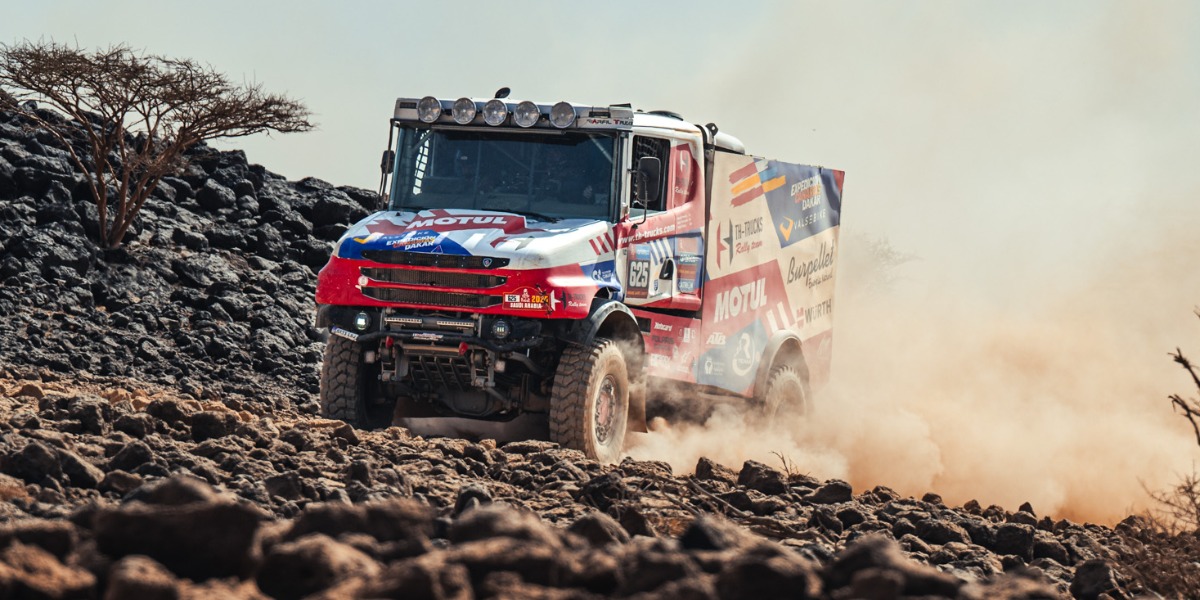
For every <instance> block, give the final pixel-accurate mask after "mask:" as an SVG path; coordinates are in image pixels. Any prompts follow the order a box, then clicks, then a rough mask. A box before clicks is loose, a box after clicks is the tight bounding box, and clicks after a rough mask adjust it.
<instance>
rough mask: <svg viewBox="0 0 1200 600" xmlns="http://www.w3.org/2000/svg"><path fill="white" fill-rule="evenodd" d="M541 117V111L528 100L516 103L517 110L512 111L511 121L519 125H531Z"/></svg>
mask: <svg viewBox="0 0 1200 600" xmlns="http://www.w3.org/2000/svg"><path fill="white" fill-rule="evenodd" d="M541 117H542V111H540V110H538V106H537V105H536V104H534V103H532V102H530V101H528V100H526V101H524V102H522V103H520V104H518V105H517V110H515V111H513V122H515V123H516V124H517V125H520V126H521V127H533V126H534V125H536V124H537V122H538V119H540V118H541Z"/></svg>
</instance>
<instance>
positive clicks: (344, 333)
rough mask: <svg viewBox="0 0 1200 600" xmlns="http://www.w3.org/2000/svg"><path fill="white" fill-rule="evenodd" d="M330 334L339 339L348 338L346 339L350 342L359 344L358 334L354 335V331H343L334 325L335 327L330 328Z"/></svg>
mask: <svg viewBox="0 0 1200 600" xmlns="http://www.w3.org/2000/svg"><path fill="white" fill-rule="evenodd" d="M329 333H332V334H333V335H336V336H338V337H343V338H346V339H348V340H350V341H352V342H357V341H358V334H357V333H354V332H353V331H349V330H346V329H342V328H341V327H338V326H337V325H334V326H333V327H330V328H329Z"/></svg>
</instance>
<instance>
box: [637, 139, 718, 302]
mask: <svg viewBox="0 0 1200 600" xmlns="http://www.w3.org/2000/svg"><path fill="white" fill-rule="evenodd" d="M698 147H699V144H698V141H697V142H693V141H689V140H686V139H672V138H667V137H655V136H650V135H635V136H634V138H633V161H632V163H631V164H633V165H636V164H637V162H638V160H639V159H640V158H641V157H643V156H653V157H656V158H658V159H659V160H660V162H661V164H662V165H663V170H662V174H663V176H662V177H661V178H660V181H659V186H660V187H659V194H658V198H657V199H656V201H655V202H654V203H653V204H652V205H651V206H647V207H646V218H645V221H642V222H640V223H639V222H638V221H640V220H641V209H640V208H635V209H633V210H631V211H630V217H631V223H632V225H631V226H630V227H629V228H628V229H627V231H628V234H627V235H628V240H629V243H628V260H627V261H626V265H625V266H626V272H625V275H626V278H625V284H626V285H625V303H626V304H630V305H633V306H643V307H647V308H665V309H679V310H697V309H699V308H700V300H701V297H700V294H701V288H702V286H701V285H700V281H701V277H703V269H702V265H703V264H704V256H703V252H704V239H703V232H704V229H703V224H704V203H703V201H702V198H700V196H701V193H700V190H701V189H702V185H701V176H700V168H699V163H698V162H697V160H696V157H697V156H698V155H699V151H698Z"/></svg>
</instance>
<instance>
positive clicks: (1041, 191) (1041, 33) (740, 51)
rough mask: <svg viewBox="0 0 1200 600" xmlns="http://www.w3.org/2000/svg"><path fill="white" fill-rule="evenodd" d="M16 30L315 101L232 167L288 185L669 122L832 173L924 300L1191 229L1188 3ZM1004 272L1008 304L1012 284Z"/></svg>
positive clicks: (879, 5) (1052, 278)
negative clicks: (496, 99) (534, 135)
mask: <svg viewBox="0 0 1200 600" xmlns="http://www.w3.org/2000/svg"><path fill="white" fill-rule="evenodd" d="M645 6H651V8H646V7H645ZM455 10H459V11H461V14H456V13H455ZM5 12H6V14H5V18H4V19H3V20H2V21H0V41H5V42H13V41H17V40H20V39H24V38H29V39H37V38H51V39H54V40H57V41H61V42H72V43H74V42H77V43H78V44H80V45H82V46H86V47H96V46H104V45H108V44H113V43H127V44H130V45H132V46H134V47H136V48H142V49H145V50H147V51H150V52H155V53H160V54H165V55H172V56H181V57H191V58H194V59H198V60H201V61H206V62H208V63H210V64H212V65H213V66H214V67H216V68H217V69H219V70H221V71H223V72H226V73H228V74H229V75H231V76H232V77H234V78H245V79H247V80H254V81H258V82H261V83H262V84H263V85H264V86H265V87H266V88H267V89H269V90H272V91H282V92H287V93H289V94H291V95H293V96H295V97H298V98H300V99H302V100H304V101H305V102H307V103H308V105H309V106H310V107H311V108H312V110H313V111H314V113H315V117H316V120H317V122H318V123H319V127H320V128H319V130H317V131H315V132H313V133H309V134H301V135H290V136H275V137H274V138H268V137H266V136H256V137H253V138H248V139H241V140H234V141H233V142H231V143H229V144H223V147H242V148H245V149H246V151H247V153H248V155H249V157H250V160H251V161H253V162H258V163H261V164H264V165H266V166H267V167H268V168H269V169H271V170H273V171H276V172H280V173H282V174H284V175H286V176H288V177H289V178H293V179H298V178H300V177H304V176H308V175H313V176H317V177H320V178H323V179H327V180H329V181H332V182H334V183H337V184H349V185H356V186H361V187H368V188H374V187H375V186H376V185H377V181H378V164H379V161H378V156H379V152H380V151H381V150H382V149H383V146H384V145H385V143H386V139H387V119H388V117H389V115H390V111H391V107H392V102H393V100H394V98H395V97H397V96H401V95H404V96H423V95H426V94H432V95H438V96H444V97H458V96H463V95H469V96H488V95H490V94H491V93H492V92H493V91H494V90H495V89H496V88H498V87H500V86H509V87H511V88H512V89H513V97H514V98H531V99H537V100H544V101H556V100H559V99H570V100H574V101H578V102H587V103H597V104H600V103H609V102H632V103H633V104H634V106H635V107H639V108H644V109H658V108H667V109H671V110H675V111H677V112H680V113H682V114H683V115H684V116H685V117H686V118H688V119H690V120H693V121H695V122H700V123H705V122H709V121H712V122H716V123H717V124H718V125H720V126H721V127H722V129H723V130H725V131H727V132H729V133H732V134H734V135H736V136H738V137H740V138H741V139H742V140H743V141H744V142H745V143H746V147H747V148H748V149H749V150H750V151H751V152H753V153H755V154H760V155H765V156H769V157H772V158H779V159H784V160H790V161H795V162H806V163H810V164H821V165H825V166H830V167H835V168H839V169H843V170H845V171H846V172H847V176H846V189H845V214H844V215H843V223H844V225H845V228H846V229H847V230H852V229H853V230H859V231H865V232H867V233H870V234H873V235H878V236H884V237H886V238H888V239H890V240H891V241H892V243H893V244H894V245H896V246H897V247H899V248H900V249H902V250H906V251H909V252H912V253H914V254H917V255H918V256H920V257H921V258H922V260H921V262H920V264H918V265H915V266H914V267H913V268H914V269H915V272H919V273H922V274H923V275H922V277H923V278H924V279H923V280H924V281H928V282H930V285H940V284H942V282H944V281H950V282H957V283H964V284H968V286H974V287H975V289H988V290H992V289H998V290H999V291H998V292H997V293H998V294H999V297H1002V298H1005V297H1008V296H1013V297H1016V296H1020V295H1021V294H1024V293H1025V292H1023V291H1020V288H1022V287H1023V286H1025V285H1031V286H1032V289H1034V290H1038V289H1041V286H1051V287H1053V286H1055V285H1060V284H1061V282H1062V281H1063V279H1064V278H1067V279H1070V278H1072V277H1076V276H1081V275H1080V274H1081V273H1084V272H1088V273H1090V272H1091V271H1092V270H1094V269H1095V268H1096V263H1097V262H1098V261H1099V262H1103V261H1104V260H1107V257H1108V256H1109V254H1110V253H1113V252H1117V253H1118V254H1121V255H1127V254H1128V253H1130V252H1133V251H1135V250H1144V249H1146V248H1148V247H1149V246H1150V245H1152V244H1153V242H1154V240H1155V239H1156V238H1157V237H1159V236H1160V235H1162V234H1163V231H1164V228H1167V229H1169V228H1171V227H1174V228H1177V229H1179V228H1194V227H1195V226H1197V225H1200V209H1198V208H1197V205H1196V202H1195V197H1196V194H1197V192H1198V191H1200V185H1198V184H1200V169H1197V168H1196V167H1195V166H1193V164H1192V162H1193V161H1194V160H1196V158H1197V157H1200V8H1198V5H1196V4H1194V3H1188V2H1155V1H1146V2H1103V1H1096V0H1089V1H1085V2H1052V3H1048V2H1042V1H1036V2H1011V1H1005V2H973V3H965V2H950V1H938V2H888V3H884V2H821V3H817V2H754V1H744V2H698V1H695V0H689V1H685V2H656V3H650V2H628V1H609V2H604V3H585V2H562V1H558V2H552V1H536V0H526V1H524V2H518V3H488V2H472V1H459V2H453V3H441V2H397V1H393V2H353V1H351V2H339V3H336V8H335V5H334V4H333V3H325V2H306V1H296V0H293V1H289V2H264V1H254V2H246V1H238V2H228V1H208V2H203V3H197V2H171V1H164V0H155V1H148V2H135V1H126V2H82V1H56V2H43V1H29V2H19V1H18V2H14V3H10V4H9V5H8V6H7V7H6V10H5ZM1014 273H1016V274H1018V275H1019V279H1020V280H1021V284H1020V285H1016V286H1013V285H1008V284H1007V283H1005V281H1006V280H1009V279H1012V278H1013V275H1014ZM984 284H988V285H984ZM1013 290H1016V291H1013ZM989 293H990V292H989ZM1010 299H1011V298H1010Z"/></svg>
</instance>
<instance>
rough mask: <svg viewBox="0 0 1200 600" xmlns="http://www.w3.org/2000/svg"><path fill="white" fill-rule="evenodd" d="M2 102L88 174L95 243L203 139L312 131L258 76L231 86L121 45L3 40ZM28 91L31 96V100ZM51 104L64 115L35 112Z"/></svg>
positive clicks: (121, 226)
mask: <svg viewBox="0 0 1200 600" xmlns="http://www.w3.org/2000/svg"><path fill="white" fill-rule="evenodd" d="M0 86H4V87H7V88H9V89H8V90H6V91H8V92H9V93H10V94H11V97H10V96H8V95H6V94H0V103H2V104H4V106H3V108H5V109H7V110H12V111H18V112H20V113H21V114H23V115H24V116H25V117H27V118H29V119H30V120H32V121H33V122H34V123H36V124H37V125H39V126H40V127H43V128H45V130H46V131H48V132H50V134H51V135H53V136H54V137H55V138H56V139H57V140H58V141H59V142H60V143H61V144H62V145H63V148H64V149H65V150H66V151H67V152H68V153H70V155H71V159H72V160H73V161H74V162H75V165H76V166H77V167H78V168H79V169H80V170H81V171H83V173H84V174H85V175H86V177H87V183H88V185H89V186H90V189H91V193H92V197H93V198H94V199H95V201H96V206H97V208H98V209H99V216H100V223H99V225H100V240H99V241H100V243H101V244H102V245H103V246H105V247H109V248H115V247H117V246H119V245H120V244H121V240H122V239H123V238H124V237H125V233H126V231H128V230H129V226H130V225H132V224H133V220H134V218H136V217H137V215H138V212H139V211H140V210H141V208H142V205H143V204H145V202H146V198H148V197H149V196H150V194H151V193H152V192H153V191H154V189H155V188H156V187H157V186H158V184H159V182H160V181H161V180H162V178H163V177H165V176H167V175H171V174H174V173H177V172H179V171H180V170H182V169H183V168H184V167H185V166H186V164H187V163H186V158H185V156H184V152H186V151H187V149H188V148H191V147H192V146H195V145H196V144H198V143H200V142H202V141H204V140H211V139H216V138H229V137H239V136H245V135H251V134H254V133H259V132H263V131H278V132H281V133H291V132H298V131H309V130H311V129H312V128H313V124H312V123H310V122H309V120H308V119H309V116H310V113H309V111H308V109H307V108H306V107H305V106H304V105H303V104H301V103H300V102H298V101H296V100H292V99H289V98H287V97H285V96H282V95H277V94H268V93H266V92H264V91H263V90H262V88H261V86H259V85H258V84H246V85H234V84H232V83H230V82H229V80H228V79H227V78H226V77H225V75H223V74H221V73H218V72H216V71H214V70H213V69H212V68H211V67H209V66H206V65H201V64H199V63H197V62H195V61H192V60H187V59H172V58H165V57H162V56H155V55H143V54H140V53H138V52H135V51H133V50H131V49H129V48H128V47H126V46H112V47H110V48H108V49H106V50H97V51H95V52H88V51H85V50H81V49H79V48H72V47H70V46H66V45H63V44H57V43H54V42H40V41H39V42H24V43H21V44H15V45H12V46H8V45H0ZM28 100H34V101H35V102H33V103H30V102H27V101H28ZM37 102H41V103H44V104H48V105H49V106H50V107H52V108H54V109H56V110H57V111H60V112H62V113H63V114H65V115H66V116H67V117H69V118H70V119H71V120H70V121H68V120H56V119H53V118H46V116H45V115H44V114H39V112H38V110H37V104H36V103H37Z"/></svg>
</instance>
